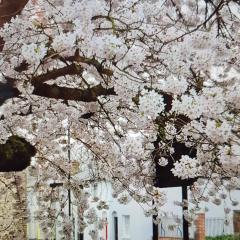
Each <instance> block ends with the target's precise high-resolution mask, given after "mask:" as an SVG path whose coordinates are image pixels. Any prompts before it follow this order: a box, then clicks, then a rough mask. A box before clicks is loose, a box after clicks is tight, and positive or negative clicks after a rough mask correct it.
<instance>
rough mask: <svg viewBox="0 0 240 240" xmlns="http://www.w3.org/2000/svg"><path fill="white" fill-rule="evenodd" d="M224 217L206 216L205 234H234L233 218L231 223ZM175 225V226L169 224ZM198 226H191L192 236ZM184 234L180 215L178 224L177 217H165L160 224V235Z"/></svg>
mask: <svg viewBox="0 0 240 240" xmlns="http://www.w3.org/2000/svg"><path fill="white" fill-rule="evenodd" d="M224 221H225V220H224V219H223V218H206V219H205V231H206V232H205V234H206V236H211V237H214V236H219V235H227V234H233V219H230V222H229V225H226V224H224ZM171 225H175V227H174V228H169V226H171ZM195 231H196V226H194V224H193V225H192V226H190V228H189V233H190V238H194V236H195ZM182 236H183V234H182V219H181V217H180V216H178V224H176V221H175V218H173V217H163V218H162V221H161V223H160V224H159V237H175V238H181V237H182Z"/></svg>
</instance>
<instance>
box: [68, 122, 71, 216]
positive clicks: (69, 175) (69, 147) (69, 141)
mask: <svg viewBox="0 0 240 240" xmlns="http://www.w3.org/2000/svg"><path fill="white" fill-rule="evenodd" d="M67 135H68V163H69V167H71V145H70V144H71V132H70V124H69V121H68V129H67ZM70 179H71V169H70V168H69V173H68V184H69V185H70ZM68 215H69V218H71V190H70V188H69V189H68Z"/></svg>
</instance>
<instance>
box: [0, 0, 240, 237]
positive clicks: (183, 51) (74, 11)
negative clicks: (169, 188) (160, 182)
mask: <svg viewBox="0 0 240 240" xmlns="http://www.w3.org/2000/svg"><path fill="white" fill-rule="evenodd" d="M24 3H25V2H24ZM21 6H23V5H21ZM10 15H11V14H10ZM239 17H240V6H239V2H238V1H234V0H232V1H231V0H208V1H207V0H200V1H194V0H184V1H178V0H166V1H163V0H156V1H150V0H149V1H147V0H145V1H144V0H120V1H119V0H118V1H115V0H95V1H87V0H76V1H74V0H67V1H61V0H35V1H28V3H27V5H26V6H25V8H24V9H22V11H21V14H19V15H16V16H15V17H13V18H11V20H9V19H7V21H8V22H6V23H5V24H4V26H3V28H2V29H1V30H0V36H1V37H2V44H3V46H2V52H1V58H0V71H1V85H2V86H9V87H10V88H11V90H12V95H11V96H8V97H6V98H5V99H4V105H3V106H2V113H1V114H2V116H1V125H0V132H1V143H2V144H4V143H5V142H6V141H7V139H8V138H9V137H10V136H12V135H17V136H19V137H21V138H25V139H26V140H27V141H28V143H31V144H32V146H34V147H35V148H36V151H37V153H36V155H35V158H34V160H33V161H32V164H31V166H30V167H29V171H30V172H31V174H32V175H34V176H37V181H36V185H35V190H36V192H37V194H38V195H39V196H38V200H39V204H40V206H41V209H40V210H39V212H38V218H39V219H40V220H42V222H43V224H42V227H43V229H44V231H45V232H46V234H49V233H51V229H52V227H53V225H54V221H55V219H56V218H57V217H58V216H60V217H62V218H63V221H64V222H65V225H64V229H63V232H62V233H63V235H64V234H65V237H66V238H67V239H68V237H67V234H69V233H70V230H71V221H70V220H69V219H68V218H67V217H66V216H65V215H64V213H61V214H60V212H61V211H60V210H61V209H63V208H64V206H65V204H66V201H67V200H66V199H67V196H66V194H65V193H66V191H64V189H71V191H72V192H73V195H74V197H75V200H76V201H75V204H77V205H79V206H80V207H79V209H80V212H81V213H79V215H81V216H82V214H85V215H84V216H85V218H86V219H88V220H87V222H88V223H93V222H94V221H99V226H101V224H100V223H101V220H96V215H95V213H94V211H93V209H89V203H88V202H89V199H90V198H91V194H90V191H89V188H88V187H89V184H90V183H94V182H97V181H109V182H111V183H112V185H113V186H114V193H113V194H114V196H115V197H116V198H118V199H119V201H120V202H121V203H126V202H128V201H129V196H130V197H131V198H132V199H134V200H136V201H137V202H139V204H144V205H145V206H148V207H147V208H146V215H152V214H158V213H160V207H161V206H162V205H163V204H164V202H165V200H166V199H165V195H164V193H162V192H161V191H160V189H158V188H156V187H154V184H153V183H154V179H155V178H156V176H155V175H156V173H155V167H156V162H157V164H159V165H160V166H166V167H167V166H168V164H169V162H172V164H173V168H172V170H171V171H172V173H173V174H174V175H175V176H177V177H179V178H180V179H183V180H184V179H191V178H196V177H198V179H199V180H198V181H197V182H196V183H195V184H194V185H193V186H192V203H194V204H197V203H198V202H199V201H213V202H215V203H216V204H219V202H221V199H223V196H226V195H227V194H230V193H231V190H232V189H234V188H236V187H238V186H239V170H240V165H239V164H240V161H239V160H240V146H239V144H240V128H239V121H240V112H239V109H240V85H239V70H240V68H239V67H240V62H239V60H238V52H239V43H240V40H239V39H240V38H239V36H240V32H239V29H240V28H239V26H240V20H239ZM66 129H69V130H70V133H71V144H70V145H69V144H67V138H66ZM178 143H179V144H182V145H183V146H184V147H185V148H187V149H189V152H188V153H187V154H185V153H184V154H181V151H179V150H178V152H177V154H176V147H175V146H176V144H178ZM69 148H71V150H74V153H75V158H76V159H74V161H75V162H78V163H79V165H80V167H79V171H78V172H79V174H76V175H73V174H71V171H72V163H70V162H69V161H68V160H67V151H68V150H69ZM191 151H195V154H194V156H193V155H191V154H190V152H191ZM176 155H178V157H177V158H175V156H176ZM86 171H87V172H88V174H86V175H87V176H86V175H84V174H83V173H84V172H86ZM83 175H84V176H83ZM53 181H54V182H62V183H63V185H62V186H61V187H59V188H57V187H56V188H52V187H50V186H49V182H53ZM206 184H210V186H211V194H209V192H206V191H204V189H206ZM125 191H127V192H128V195H126V194H125ZM95 200H96V201H97V202H99V204H98V207H99V209H103V208H105V207H106V205H105V204H104V203H102V202H101V201H98V199H95ZM152 201H154V205H152ZM52 202H56V203H57V204H58V210H57V208H54V206H55V205H53V204H51V203H52ZM234 204H235V205H236V204H238V203H237V202H236V201H233V205H234ZM46 209H48V211H46ZM59 209H60V210H59ZM186 218H187V219H188V220H190V219H191V217H190V216H189V215H188V214H187V213H186ZM84 221H85V220H82V227H83V228H84V226H85V225H86V223H85V222H84ZM93 237H94V236H93Z"/></svg>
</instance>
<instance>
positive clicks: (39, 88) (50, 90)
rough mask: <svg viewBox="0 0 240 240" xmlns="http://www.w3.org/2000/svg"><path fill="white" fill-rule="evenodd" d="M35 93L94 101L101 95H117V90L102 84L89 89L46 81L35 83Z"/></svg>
mask: <svg viewBox="0 0 240 240" xmlns="http://www.w3.org/2000/svg"><path fill="white" fill-rule="evenodd" d="M33 94H34V95H38V96H41V97H47V98H54V99H62V100H73V101H83V102H94V101H96V100H97V97H99V96H102V95H115V92H114V89H113V88H109V89H106V88H104V87H103V86H102V85H101V84H99V85H97V86H94V87H92V88H88V89H77V88H67V87H59V86H57V85H55V84H54V85H48V84H45V83H44V84H37V85H35V89H34V91H33Z"/></svg>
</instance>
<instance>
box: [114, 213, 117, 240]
mask: <svg viewBox="0 0 240 240" xmlns="http://www.w3.org/2000/svg"><path fill="white" fill-rule="evenodd" d="M114 240H118V217H114Z"/></svg>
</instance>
